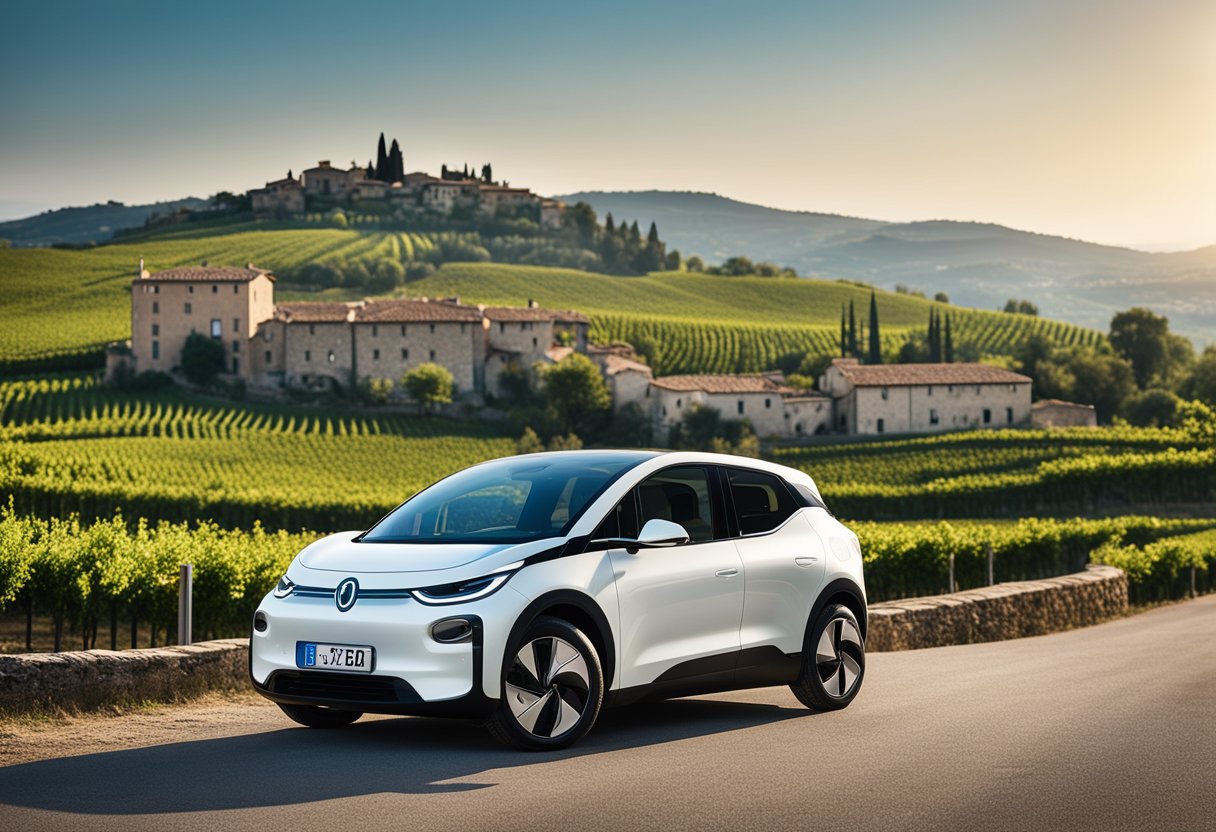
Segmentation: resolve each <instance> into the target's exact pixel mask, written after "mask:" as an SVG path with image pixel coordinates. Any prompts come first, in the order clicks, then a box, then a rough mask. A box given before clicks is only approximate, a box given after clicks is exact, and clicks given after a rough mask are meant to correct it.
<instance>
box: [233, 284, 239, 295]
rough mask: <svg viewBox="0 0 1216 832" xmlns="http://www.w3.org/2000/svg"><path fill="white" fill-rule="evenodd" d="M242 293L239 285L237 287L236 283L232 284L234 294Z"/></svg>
mask: <svg viewBox="0 0 1216 832" xmlns="http://www.w3.org/2000/svg"><path fill="white" fill-rule="evenodd" d="M240 293H241V287H240V286H239V285H237V284H236V283H233V284H232V294H234V295H239V294H240Z"/></svg>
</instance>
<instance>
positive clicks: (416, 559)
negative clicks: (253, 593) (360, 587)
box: [298, 532, 561, 574]
mask: <svg viewBox="0 0 1216 832" xmlns="http://www.w3.org/2000/svg"><path fill="white" fill-rule="evenodd" d="M359 534H360V532H339V533H338V534H332V535H330V536H329V537H323V538H321V539H320V540H318V541H316V542H315V543H313V544H311V545H309V546H308V547H307V548H305V549H304V551H302V552H300V555H299V557H298V560H299V563H300V565H301V566H304V567H305V568H307V569H316V570H321V571H326V572H342V573H344V574H356V573H364V574H367V573H378V572H387V573H402V572H435V571H441V570H444V569H455V568H456V567H458V566H464V565H466V564H470V563H474V562H476V561H484V560H487V559H489V560H491V561H493V563H492V564H491V565H492V566H495V567H497V566H498V565H500V564H499V561H500V560H501V561H503V563H506V562H509V561H510V560H518V559H520V558H525V557H528V556H529V555H532V554H535V553H537V552H541V551H544V550H545V549H548V548H550V547H552V546H554V545H556V544H558V543H560V542H561V540H560V539H555V538H551V539H548V540H534V541H530V542H528V543H356V542H355V538H356V537H358V536H359ZM505 552H509V553H510V555H511V557H508V558H506V559H505V560H504V559H503V558H498V557H495V556H496V555H500V554H502V553H505Z"/></svg>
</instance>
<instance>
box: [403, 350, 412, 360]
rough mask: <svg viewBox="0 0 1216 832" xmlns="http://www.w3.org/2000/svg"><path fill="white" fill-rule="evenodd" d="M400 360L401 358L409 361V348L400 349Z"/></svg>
mask: <svg viewBox="0 0 1216 832" xmlns="http://www.w3.org/2000/svg"><path fill="white" fill-rule="evenodd" d="M401 360H402V361H409V360H410V351H409V350H402V351H401Z"/></svg>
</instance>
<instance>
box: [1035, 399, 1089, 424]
mask: <svg viewBox="0 0 1216 832" xmlns="http://www.w3.org/2000/svg"><path fill="white" fill-rule="evenodd" d="M1030 423H1031V424H1032V425H1033V426H1034V427H1036V428H1096V427H1097V426H1098V412H1097V411H1096V410H1095V409H1094V406H1093V405H1092V404H1076V403H1075V402H1065V401H1061V400H1060V399H1040V400H1039V401H1037V402H1035V403H1034V404H1032V405H1031V406H1030Z"/></svg>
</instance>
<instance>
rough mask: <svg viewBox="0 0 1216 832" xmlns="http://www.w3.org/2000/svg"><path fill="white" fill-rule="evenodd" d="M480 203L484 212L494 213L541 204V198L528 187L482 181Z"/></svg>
mask: <svg viewBox="0 0 1216 832" xmlns="http://www.w3.org/2000/svg"><path fill="white" fill-rule="evenodd" d="M477 192H478V199H479V204H478V206H477V209H478V210H479V211H481V212H482V213H483V214H490V215H494V214H497V213H498V212H499V211H500V210H515V209H518V208H524V207H527V206H529V205H535V204H539V202H540V198H539V197H537V196H536V195H535V194H533V193H532V192H531V191H530V190H528V189H527V188H510V187H507V186H506V185H494V184H490V183H487V182H482V183H480V184H479V185H478V186H477Z"/></svg>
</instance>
